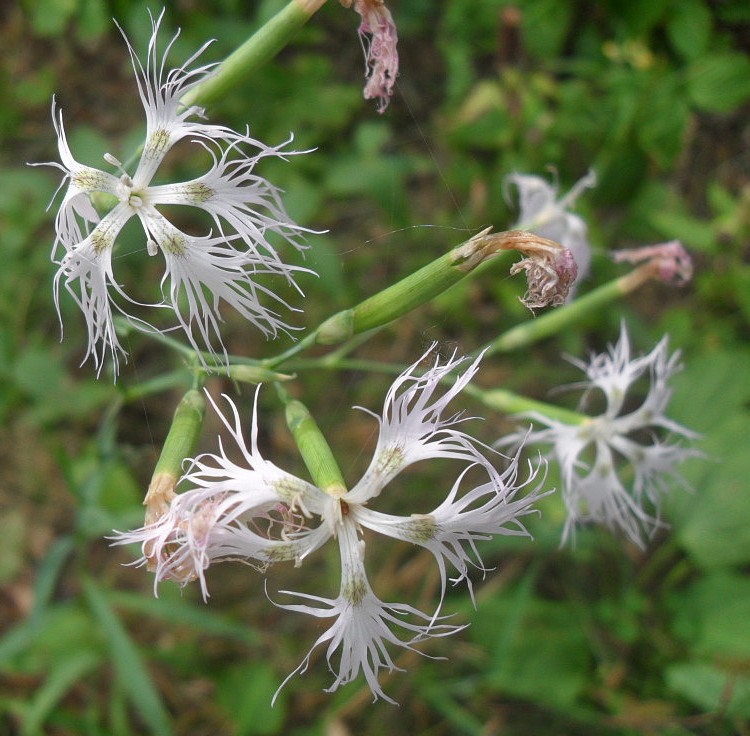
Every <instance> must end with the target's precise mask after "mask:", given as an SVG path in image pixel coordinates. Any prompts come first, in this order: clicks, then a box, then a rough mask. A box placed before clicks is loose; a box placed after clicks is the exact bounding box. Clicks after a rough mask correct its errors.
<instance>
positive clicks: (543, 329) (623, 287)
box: [475, 263, 654, 355]
mask: <svg viewBox="0 0 750 736" xmlns="http://www.w3.org/2000/svg"><path fill="white" fill-rule="evenodd" d="M653 277H654V269H653V267H652V265H651V264H649V263H645V264H643V265H642V266H639V267H638V268H636V269H634V270H633V271H631V272H630V273H628V274H625V276H620V278H617V279H615V280H614V281H610V282H609V283H607V284H604V285H602V286H600V287H598V288H597V289H594V290H593V291H590V292H589V293H588V294H585V295H584V296H581V297H578V298H577V299H575V300H574V301H572V302H570V303H569V304H565V305H564V306H562V307H559V308H558V309H554V310H550V311H549V312H546V313H545V314H543V315H542V316H541V317H537V318H536V319H534V320H532V321H530V322H525V323H524V324H521V325H517V326H516V327H513V328H511V329H510V330H508V331H507V332H504V333H503V334H502V335H500V336H499V337H496V338H495V339H494V340H492V341H490V342H488V343H487V344H486V345H485V346H484V347H482V348H480V349H478V350H477V351H476V352H475V354H477V355H478V354H479V353H481V352H482V351H483V350H484V351H486V355H493V354H494V353H508V352H510V351H512V350H517V349H518V348H521V347H525V346H526V345H530V344H531V343H532V342H536V341H537V340H541V339H543V338H545V337H549V336H550V335H554V334H556V333H558V332H561V331H562V330H563V329H565V328H566V327H569V326H571V325H574V324H576V323H577V322H578V321H579V320H580V319H581V318H582V317H584V316H585V315H587V314H590V313H592V312H595V311H597V310H599V309H601V308H602V307H603V306H604V305H606V304H610V303H611V302H614V301H616V300H617V299H619V298H621V297H623V296H625V295H626V294H629V293H630V292H631V291H635V289H637V288H638V287H639V286H641V285H642V284H644V283H645V282H646V281H649V280H650V279H652V278H653Z"/></svg>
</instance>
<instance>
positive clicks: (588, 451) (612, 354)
mask: <svg viewBox="0 0 750 736" xmlns="http://www.w3.org/2000/svg"><path fill="white" fill-rule="evenodd" d="M679 359H680V354H679V352H675V353H673V354H672V355H669V353H668V339H667V337H664V338H663V339H662V340H661V341H660V342H659V344H658V345H657V346H656V347H655V348H654V349H653V350H652V351H651V352H650V353H649V354H648V355H644V356H640V357H636V358H631V351H630V341H629V339H628V333H627V331H626V329H625V326H624V325H623V326H622V330H621V334H620V339H619V341H618V342H617V344H616V345H615V346H610V347H609V349H608V351H607V352H606V353H602V354H599V355H593V356H592V357H591V359H590V361H589V362H588V363H585V362H584V361H579V360H573V361H572V362H573V363H574V364H575V365H577V366H578V367H579V368H581V370H582V371H584V373H585V374H586V378H587V379H588V380H587V381H585V382H583V383H581V384H576V386H582V387H584V388H585V389H586V392H585V394H584V400H585V399H587V398H590V397H591V395H592V394H594V393H599V392H600V393H601V394H602V395H603V397H604V400H605V408H604V412H603V413H602V414H601V415H599V416H595V417H590V418H588V419H586V420H585V421H584V422H583V423H581V424H566V423H565V422H563V421H560V420H557V419H552V418H550V417H547V416H544V415H543V414H541V413H539V412H530V413H528V414H526V415H525V416H527V417H528V418H530V419H531V420H532V421H533V422H534V423H535V424H541V425H544V426H545V428H544V429H538V430H533V431H531V432H529V433H528V434H527V433H525V432H524V433H523V435H521V434H520V433H519V434H518V435H511V436H510V437H507V438H505V439H504V440H503V441H502V442H501V443H499V444H502V445H504V446H507V445H510V444H512V443H513V442H514V441H515V440H517V439H518V438H521V437H522V438H523V439H525V441H526V442H527V444H529V445H535V444H540V445H551V446H552V451H551V455H552V456H553V457H555V458H556V459H557V461H558V462H559V463H560V467H561V470H562V479H563V497H564V499H565V504H566V507H567V511H568V518H567V521H566V524H565V529H564V532H563V543H564V542H565V541H566V540H567V538H568V537H569V536H571V535H572V534H573V533H574V532H575V528H576V526H577V525H579V524H583V523H587V522H593V523H598V524H603V525H605V526H607V527H609V528H610V529H613V530H618V531H621V532H623V533H624V534H625V535H626V536H627V537H628V538H629V539H630V540H631V541H632V542H634V543H635V544H636V545H638V546H639V547H644V546H645V541H646V540H647V539H648V538H650V537H651V536H652V535H653V533H654V532H655V531H656V529H657V528H659V527H662V526H665V524H664V523H663V522H662V521H661V519H660V517H659V506H660V502H661V499H662V497H663V496H664V495H665V494H666V493H667V492H668V491H669V489H670V487H672V486H673V485H678V486H682V487H686V484H685V481H684V480H683V478H682V476H681V475H680V473H679V472H678V469H677V467H678V465H679V464H680V463H682V462H683V461H685V460H687V459H688V458H691V457H701V456H702V453H701V452H700V451H699V450H697V449H695V448H693V447H692V446H689V444H686V443H690V442H691V441H692V440H694V439H696V438H697V437H698V435H696V434H695V433H694V432H691V431H690V430H689V429H687V428H686V427H683V426H682V425H680V424H678V423H677V422H675V421H673V420H671V419H669V417H667V415H666V413H665V412H666V410H667V405H668V404H669V400H670V398H671V395H672V389H671V388H670V386H669V382H670V379H671V378H672V376H673V375H674V374H675V373H676V372H677V371H679V370H680V363H679ZM641 379H644V380H647V381H648V390H647V392H646V395H645V398H642V399H641V400H640V401H639V402H638V393H637V389H634V386H635V385H636V384H638V383H640V382H641ZM634 402H637V403H634Z"/></svg>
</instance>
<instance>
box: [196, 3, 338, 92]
mask: <svg viewBox="0 0 750 736" xmlns="http://www.w3.org/2000/svg"><path fill="white" fill-rule="evenodd" d="M325 2H326V0H291V2H289V3H288V4H287V5H286V7H284V8H283V9H282V10H280V11H279V12H278V13H277V14H276V15H274V16H273V18H271V19H270V20H269V21H268V22H267V23H265V24H264V25H263V26H261V27H260V28H259V29H258V30H257V31H256V32H255V33H254V34H253V35H252V36H251V37H250V38H249V39H248V40H247V41H245V43H243V44H242V46H240V47H239V48H238V49H237V50H236V51H234V52H233V53H232V54H230V55H229V56H228V57H227V58H226V59H225V60H224V61H223V62H222V63H221V64H220V66H219V68H218V70H217V71H216V73H215V74H214V75H213V76H211V77H210V78H209V79H207V80H206V81H205V82H203V83H202V84H200V85H199V86H198V87H196V88H195V89H193V90H192V91H191V92H190V93H189V94H187V95H185V97H184V98H183V100H182V102H183V103H184V104H185V105H188V106H189V105H201V106H207V105H211V104H213V103H215V102H217V101H218V100H220V99H221V98H222V97H224V96H225V95H226V94H227V93H228V92H230V91H231V90H232V89H234V88H235V87H238V86H239V85H240V84H241V83H242V82H243V81H244V80H245V79H247V77H248V76H249V75H250V74H252V73H253V72H254V71H255V70H256V69H258V68H259V67H261V66H263V64H265V63H266V62H267V61H269V60H270V59H272V58H273V57H274V56H276V54H278V53H279V51H281V49H283V48H284V47H285V46H286V45H287V44H288V43H289V41H290V40H291V39H292V37H293V36H294V35H295V34H296V33H297V31H299V29H300V28H302V27H303V26H304V25H305V23H307V21H308V20H310V18H311V17H312V16H313V14H314V13H315V12H316V11H317V10H319V9H320V8H321V7H322V6H323V5H324V4H325Z"/></svg>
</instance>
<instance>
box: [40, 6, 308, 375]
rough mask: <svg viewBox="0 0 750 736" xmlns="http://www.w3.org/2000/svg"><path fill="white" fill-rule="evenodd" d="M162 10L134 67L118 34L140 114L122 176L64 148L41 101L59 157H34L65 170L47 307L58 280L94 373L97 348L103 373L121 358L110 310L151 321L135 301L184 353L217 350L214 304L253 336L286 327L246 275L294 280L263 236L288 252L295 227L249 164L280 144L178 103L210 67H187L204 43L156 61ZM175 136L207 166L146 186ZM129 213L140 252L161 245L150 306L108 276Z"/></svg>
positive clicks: (279, 150)
mask: <svg viewBox="0 0 750 736" xmlns="http://www.w3.org/2000/svg"><path fill="white" fill-rule="evenodd" d="M163 15H164V13H163V12H162V14H161V15H160V16H159V17H158V18H156V19H154V18H152V35H151V39H150V41H149V46H148V54H147V59H146V64H145V66H144V65H143V64H142V63H141V61H140V60H139V59H138V58H137V56H136V54H135V52H134V50H133V48H132V47H131V46H130V43H129V42H128V41H127V38H126V39H125V40H126V43H128V49H129V51H130V55H131V59H132V63H133V69H134V71H135V75H136V80H137V83H138V92H139V95H140V99H141V102H142V104H143V107H144V109H145V113H146V139H145V142H144V145H143V151H142V153H141V155H140V159H139V161H138V163H137V165H136V167H135V173H133V174H132V176H131V175H130V174H129V173H127V172H126V171H125V170H124V168H123V166H122V164H121V163H120V162H119V161H118V160H117V159H116V158H115V157H114V156H112V155H110V154H105V156H104V158H105V160H106V161H107V162H108V163H109V164H111V165H112V166H113V167H114V169H115V170H116V173H114V174H113V173H109V172H107V171H102V170H100V169H96V168H92V167H90V166H85V165H84V164H81V163H79V162H78V161H77V160H76V159H75V158H74V157H73V154H72V153H71V150H70V148H69V146H68V141H67V137H66V135H65V129H64V127H63V117H62V111H60V110H59V109H58V107H57V104H56V102H54V101H53V105H52V117H53V123H54V126H55V130H56V132H57V138H58V150H59V153H60V160H61V163H57V162H50V163H49V164H46V165H50V166H54V167H56V168H58V169H60V170H61V171H62V172H63V173H64V175H65V179H64V180H63V184H62V185H64V184H65V183H66V182H67V189H66V191H65V195H64V197H63V200H62V203H61V205H60V209H59V211H58V213H57V218H56V223H55V225H56V241H55V247H54V249H53V259H54V260H55V263H57V264H58V266H59V269H58V272H57V275H56V276H55V282H54V295H55V304H56V306H57V309H58V313H59V312H60V289H61V287H64V288H65V289H66V290H67V291H68V292H69V293H70V294H71V295H72V297H73V298H74V299H75V301H76V303H77V304H78V306H79V308H80V309H81V311H82V312H83V313H84V316H85V318H86V322H87V325H88V348H87V352H86V356H85V358H84V360H85V359H86V358H88V357H89V356H91V357H92V358H93V360H94V364H95V365H96V367H97V370H99V371H100V370H101V368H102V365H103V361H104V357H105V354H106V352H107V350H109V351H110V352H111V354H112V357H113V359H114V363H115V367H114V369H115V373H117V368H118V365H117V363H118V357H119V356H124V355H126V352H125V350H124V349H123V346H122V345H121V344H120V342H119V340H118V337H117V334H116V333H115V328H114V321H113V316H114V314H115V313H116V312H119V313H121V314H123V315H124V316H125V317H127V318H128V319H130V321H131V322H132V323H133V324H135V325H136V326H137V327H139V328H140V329H146V330H149V329H152V330H153V329H156V328H154V327H151V325H150V324H149V323H147V322H145V321H143V320H142V319H140V318H138V317H136V316H134V315H132V314H130V313H129V310H130V308H132V307H133V306H135V305H139V306H141V307H143V306H151V307H157V306H158V307H167V308H171V310H174V312H175V313H176V314H177V318H178V322H179V324H180V326H181V327H182V328H183V330H184V331H185V333H186V335H187V337H188V339H189V341H190V343H191V345H192V346H193V347H194V348H195V349H196V351H200V350H201V349H203V348H205V349H207V350H208V351H209V352H210V353H212V354H214V355H215V354H217V351H218V352H223V350H224V348H223V343H222V341H221V335H220V334H219V328H220V323H221V321H222V318H221V314H220V306H221V304H222V302H223V303H226V304H228V305H230V306H231V307H233V308H234V309H236V310H237V311H238V312H239V313H240V314H241V315H242V316H243V317H244V318H245V319H247V320H249V321H250V322H252V324H253V325H254V326H255V327H257V328H258V329H259V330H261V331H262V332H263V333H264V334H266V335H269V336H275V335H276V334H277V333H278V332H279V330H282V331H283V330H285V329H287V326H286V325H285V324H284V322H283V321H282V320H281V319H280V317H279V315H278V314H277V313H276V312H275V311H274V310H273V309H272V308H269V307H268V306H264V304H263V301H266V302H268V301H269V300H270V302H271V303H272V304H273V303H275V304H279V305H281V306H287V305H286V304H285V303H284V302H283V301H282V300H281V299H280V297H278V296H277V295H276V294H275V293H274V292H272V291H271V290H270V289H269V288H268V287H263V286H261V285H260V284H259V283H258V281H257V276H259V275H266V274H270V275H277V276H281V277H282V278H283V279H284V280H285V281H287V282H290V283H292V284H294V279H293V274H294V272H295V271H299V270H300V269H299V267H295V266H290V265H287V264H285V263H284V262H283V261H282V259H281V257H280V255H279V254H278V252H277V251H276V249H275V248H274V247H273V245H272V244H271V242H270V241H269V236H270V235H271V234H272V233H275V234H277V235H280V236H282V237H283V238H284V239H285V240H286V241H287V242H289V243H291V245H292V246H293V247H294V248H295V249H297V250H299V249H301V248H302V244H301V242H300V237H301V235H302V233H303V232H304V230H303V228H301V227H300V226H298V225H296V224H294V223H293V222H292V221H291V220H290V218H289V216H288V215H287V213H286V211H285V209H284V207H283V204H282V202H281V198H280V192H279V190H278V189H277V188H276V187H274V186H273V185H272V184H270V183H269V182H268V181H266V180H265V179H263V178H261V177H260V176H258V175H257V174H255V173H254V170H255V166H256V164H257V163H258V162H259V161H260V160H261V159H263V158H264V157H277V158H283V157H284V155H285V152H284V147H285V146H286V145H287V144H288V143H289V142H290V141H286V142H285V143H284V144H282V145H280V146H277V147H269V146H266V145H264V144H263V143H261V142H259V141H257V140H254V139H253V138H250V137H249V136H248V135H247V134H246V133H245V134H242V133H237V132H235V131H233V130H231V129H230V128H227V127H224V126H220V125H210V124H207V123H204V122H200V121H199V120H198V119H200V118H201V117H202V116H203V110H202V109H201V108H200V107H197V106H185V105H183V104H182V102H181V100H182V99H183V97H184V96H185V95H186V94H187V93H189V92H190V91H191V90H193V89H195V88H196V87H197V86H198V85H199V84H200V83H201V82H203V81H204V80H205V79H206V78H207V77H208V76H210V75H211V73H212V71H213V69H214V68H215V66H216V65H214V64H208V65H204V66H195V62H196V60H197V59H198V57H199V56H200V55H201V54H202V53H203V51H204V50H205V49H206V47H207V46H208V44H205V45H204V46H203V47H202V48H200V49H199V50H198V51H197V52H196V53H195V54H193V56H191V57H190V58H189V59H188V60H187V61H186V62H185V63H184V64H183V65H182V66H179V67H177V68H174V69H167V67H166V63H167V57H168V55H169V53H170V50H171V48H172V46H173V44H174V42H175V40H176V38H177V36H175V37H174V38H172V39H171V41H169V42H168V43H167V44H166V48H165V50H164V53H163V54H162V55H160V54H159V51H158V48H157V38H158V34H159V27H160V24H161V21H162V18H163ZM123 35H124V34H123ZM184 139H187V140H188V141H189V143H188V144H187V145H191V146H195V145H196V144H197V145H199V146H201V147H202V149H205V150H206V151H208V153H209V154H210V156H211V158H212V160H213V163H212V165H211V167H210V169H209V170H208V171H207V172H206V173H205V174H203V175H202V176H200V177H198V178H196V179H193V180H190V181H186V182H180V183H174V184H159V185H154V184H153V183H152V181H153V179H154V176H155V175H156V173H157V171H158V170H159V168H160V166H161V165H162V162H163V161H164V158H165V157H166V156H167V154H168V153H169V152H170V151H171V150H172V149H173V148H174V146H175V144H177V143H178V142H179V141H181V140H184ZM290 140H291V139H290ZM287 153H289V152H287ZM62 185H61V186H62ZM107 195H108V196H109V199H110V200H111V201H112V202H114V204H113V206H112V207H111V209H110V210H109V211H108V212H106V213H105V214H104V215H103V216H100V214H99V212H97V209H96V207H95V204H96V205H100V203H101V202H103V201H106V198H107ZM164 205H168V206H169V205H182V206H185V207H189V208H197V209H198V210H202V211H203V212H204V213H208V215H209V216H210V218H211V220H212V221H213V224H214V228H215V229H214V230H213V231H211V232H208V233H207V234H205V235H202V236H196V235H192V234H188V233H187V232H184V231H182V230H181V229H179V228H178V227H177V226H176V225H175V224H173V223H172V222H171V221H170V220H168V219H167V218H166V217H165V215H164V214H163V213H162V212H161V209H160V208H162V207H163V206H164ZM132 218H137V219H138V220H139V221H140V223H141V226H142V228H143V231H144V235H145V250H146V251H147V253H148V254H149V255H150V256H156V255H157V254H159V253H161V255H162V256H163V258H164V260H165V266H166V269H165V273H164V277H163V279H162V284H161V289H160V288H159V287H157V286H156V284H154V288H153V291H154V293H155V296H156V294H158V293H159V291H161V300H159V301H157V303H154V304H148V305H144V304H140V303H139V302H136V301H135V300H134V299H133V298H132V297H130V296H128V293H126V290H125V288H124V287H123V286H122V285H121V284H120V283H119V282H118V281H117V280H116V277H115V275H114V273H113V253H114V249H115V246H116V241H117V238H118V236H119V234H120V232H121V230H122V228H123V227H124V226H125V224H126V223H127V222H128V221H129V220H131V219H132ZM209 295H210V296H209ZM115 297H118V298H117V300H115Z"/></svg>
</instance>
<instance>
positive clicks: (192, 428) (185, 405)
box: [154, 389, 206, 477]
mask: <svg viewBox="0 0 750 736" xmlns="http://www.w3.org/2000/svg"><path fill="white" fill-rule="evenodd" d="M205 410H206V400H205V398H204V397H203V394H202V393H201V392H200V391H197V390H196V389H191V390H190V391H188V392H187V393H186V394H185V395H184V396H183V397H182V399H181V400H180V403H179V404H178V405H177V409H176V410H175V413H174V417H173V418H172V426H171V427H170V428H169V434H167V439H166V440H165V441H164V447H163V449H162V451H161V455H160V456H159V461H158V462H157V463H156V468H154V475H156V474H157V473H171V474H172V475H176V476H177V477H179V476H180V475H182V461H183V460H184V459H185V458H186V457H190V456H191V455H192V454H193V452H194V451H195V446H196V444H197V443H198V438H199V437H200V432H201V427H202V426H203V416H204V414H205Z"/></svg>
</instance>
